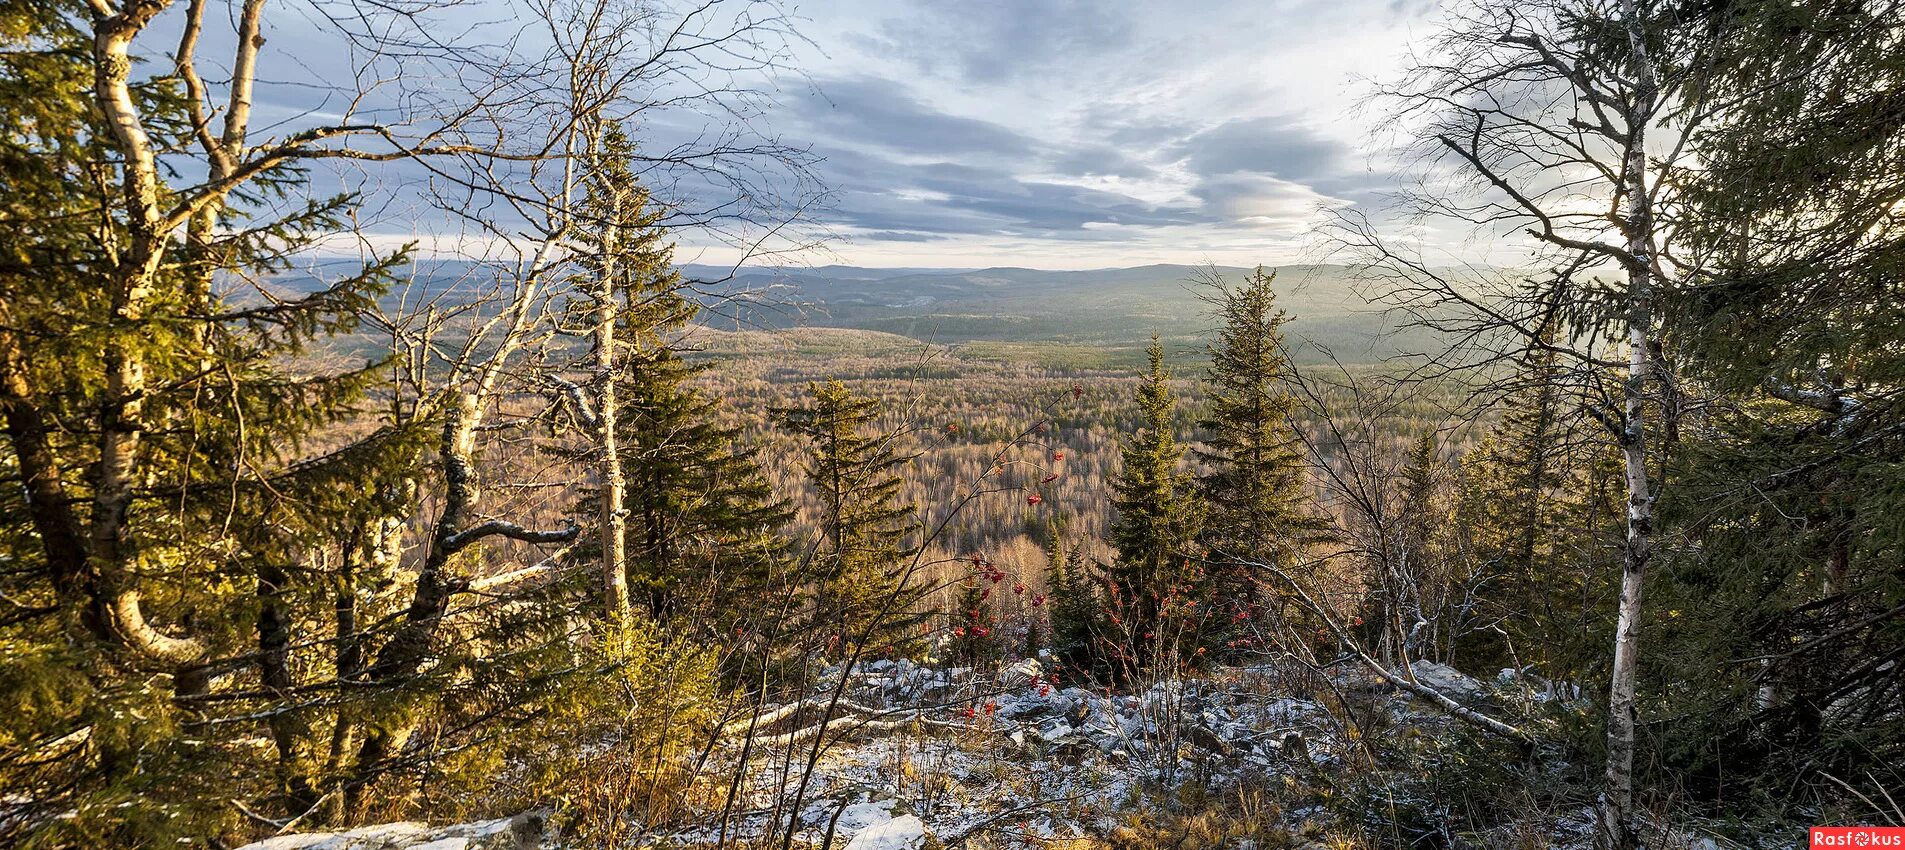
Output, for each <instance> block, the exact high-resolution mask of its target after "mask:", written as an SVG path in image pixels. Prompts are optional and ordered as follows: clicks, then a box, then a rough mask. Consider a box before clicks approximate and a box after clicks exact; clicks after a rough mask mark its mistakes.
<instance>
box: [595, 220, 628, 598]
mask: <svg viewBox="0 0 1905 850" xmlns="http://www.w3.org/2000/svg"><path fill="white" fill-rule="evenodd" d="M608 191H609V192H610V193H611V196H612V197H613V198H614V199H615V200H614V202H613V204H614V206H615V207H617V208H618V209H611V210H610V211H609V212H608V213H607V215H605V216H604V218H605V220H606V221H607V222H608V226H607V227H606V228H605V232H604V234H603V239H602V244H601V246H600V248H601V251H602V256H601V259H600V262H599V264H598V267H597V269H596V280H595V288H594V292H592V293H591V295H592V297H593V298H594V299H595V380H596V381H597V382H598V383H597V386H598V389H597V391H596V405H595V416H596V423H597V424H596V427H597V431H596V433H597V436H598V439H599V441H600V446H599V447H598V448H600V449H601V452H602V456H601V468H600V470H599V471H600V473H601V476H602V504H601V506H600V511H601V516H600V523H601V529H600V533H601V535H602V541H601V545H602V603H603V607H605V608H606V609H607V612H608V615H609V617H610V619H613V620H616V621H618V622H619V621H622V620H625V619H627V618H628V608H629V599H628V546H627V542H628V511H627V509H626V506H625V502H626V490H627V486H628V484H627V482H626V481H625V480H623V477H622V454H621V447H620V446H619V445H617V442H616V439H617V436H618V435H617V434H616V425H617V421H618V417H617V411H616V404H617V399H616V378H617V375H616V373H615V318H616V315H615V314H616V309H615V306H616V304H615V273H614V270H615V262H616V259H617V258H616V252H617V251H619V250H620V248H621V246H620V245H619V244H618V243H619V242H620V239H618V238H617V237H618V235H619V228H618V227H617V226H616V224H615V223H616V222H619V221H620V220H621V215H620V213H621V210H620V209H619V207H620V206H621V193H622V188H621V187H610V188H609V190H608Z"/></svg>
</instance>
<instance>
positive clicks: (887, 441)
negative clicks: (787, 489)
mask: <svg viewBox="0 0 1905 850" xmlns="http://www.w3.org/2000/svg"><path fill="white" fill-rule="evenodd" d="M808 392H809V395H810V397H811V404H810V405H809V406H806V407H785V408H776V409H774V410H773V416H774V417H775V420H776V421H777V422H778V423H779V424H780V426H781V427H782V428H784V429H786V430H787V431H788V432H790V433H792V434H794V435H796V436H799V437H801V438H802V439H804V440H805V441H806V442H807V447H808V449H807V462H806V472H807V479H808V482H809V483H810V485H811V486H812V487H813V488H814V490H815V492H816V495H817V498H818V501H819V505H820V518H819V521H818V523H817V525H818V527H819V538H820V539H819V540H818V541H817V545H816V546H815V548H814V550H813V551H812V553H811V555H810V556H809V558H808V564H807V566H806V567H805V572H806V573H807V574H808V575H809V576H811V578H812V581H813V583H814V586H815V587H814V592H815V598H814V610H813V617H814V619H815V620H816V621H817V622H820V623H824V624H827V626H826V627H827V628H830V629H833V630H834V635H835V638H834V643H835V646H834V647H833V649H834V650H835V651H847V650H848V648H849V647H852V646H855V645H858V644H861V643H863V644H865V645H870V646H879V645H882V644H905V643H907V642H908V641H910V640H911V632H912V631H913V629H912V627H913V626H916V625H917V624H918V623H919V622H921V621H922V619H923V618H924V617H925V616H926V614H925V612H923V611H921V610H919V606H918V602H919V600H920V599H921V597H922V596H923V595H924V594H925V592H926V591H927V590H928V589H929V588H928V587H927V586H926V576H924V575H922V574H920V573H919V571H918V570H916V569H915V568H914V561H913V556H914V554H915V551H916V550H915V549H914V548H912V547H911V546H909V545H908V543H907V538H909V537H910V536H912V534H913V533H914V531H915V529H916V527H917V521H916V520H915V519H914V515H913V507H912V506H911V505H907V504H904V503H902V502H901V501H900V500H899V499H898V494H899V492H900V486H901V483H902V481H901V478H900V476H899V472H898V470H899V469H900V467H901V466H902V465H904V464H905V463H906V461H907V458H906V457H904V456H902V455H901V454H899V452H898V450H897V449H896V447H895V445H894V443H895V437H894V436H893V435H891V434H869V433H867V432H868V431H870V430H871V429H873V428H874V427H875V425H876V423H877V421H878V419H879V415H880V404H879V402H878V401H877V400H875V399H871V398H866V397H863V396H859V395H855V394H854V393H853V391H852V390H849V389H848V388H847V386H846V385H845V384H843V383H841V382H840V381H837V380H829V381H827V382H825V383H815V384H812V385H810V386H809V387H808Z"/></svg>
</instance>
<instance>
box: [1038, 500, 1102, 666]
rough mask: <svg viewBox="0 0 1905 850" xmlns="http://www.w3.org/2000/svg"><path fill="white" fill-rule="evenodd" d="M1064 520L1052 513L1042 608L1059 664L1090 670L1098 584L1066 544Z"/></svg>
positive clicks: (1098, 612) (1098, 611) (1098, 614)
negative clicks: (1048, 623)
mask: <svg viewBox="0 0 1905 850" xmlns="http://www.w3.org/2000/svg"><path fill="white" fill-rule="evenodd" d="M1066 525H1067V523H1066V521H1065V518H1064V516H1063V515H1062V514H1056V513H1055V514H1053V516H1052V518H1051V520H1050V526H1049V527H1048V530H1049V534H1050V538H1051V539H1050V540H1049V541H1048V542H1047V544H1046V546H1045V587H1046V593H1047V594H1048V595H1047V598H1046V600H1045V609H1046V612H1047V617H1049V618H1050V621H1051V644H1052V655H1053V656H1054V657H1055V658H1056V659H1057V660H1058V663H1059V665H1060V666H1062V667H1066V668H1068V669H1072V670H1081V671H1082V670H1089V669H1091V666H1092V660H1091V659H1092V651H1093V646H1092V642H1093V640H1094V635H1095V633H1096V630H1097V627H1098V621H1099V618H1100V617H1101V616H1102V614H1103V612H1102V610H1101V606H1102V602H1101V600H1100V599H1099V596H1098V590H1097V587H1096V586H1095V585H1094V584H1093V583H1092V581H1091V576H1089V575H1087V574H1086V573H1085V566H1086V565H1085V561H1084V559H1083V558H1082V557H1081V556H1080V553H1079V552H1078V550H1077V549H1075V548H1070V547H1068V546H1067V545H1066V537H1065V535H1066Z"/></svg>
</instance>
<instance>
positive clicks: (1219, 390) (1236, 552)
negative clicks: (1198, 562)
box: [1196, 266, 1328, 644]
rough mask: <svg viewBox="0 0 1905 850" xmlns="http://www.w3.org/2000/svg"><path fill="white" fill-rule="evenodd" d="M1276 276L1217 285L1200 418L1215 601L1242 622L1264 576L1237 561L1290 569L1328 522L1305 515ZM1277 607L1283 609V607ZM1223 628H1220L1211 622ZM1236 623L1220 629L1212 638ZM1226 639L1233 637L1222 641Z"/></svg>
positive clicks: (1202, 489) (1257, 609) (1251, 614)
mask: <svg viewBox="0 0 1905 850" xmlns="http://www.w3.org/2000/svg"><path fill="white" fill-rule="evenodd" d="M1275 280H1276V273H1275V272H1268V271H1265V270H1264V269H1263V267H1261V266H1259V267H1258V268H1257V269H1256V270H1255V271H1253V272H1251V274H1250V276H1249V278H1247V279H1246V280H1245V281H1244V283H1243V285H1242V286H1240V287H1236V288H1231V287H1229V286H1226V285H1223V284H1218V285H1216V286H1215V287H1214V289H1215V292H1214V294H1213V296H1212V300H1213V301H1214V302H1215V304H1216V306H1217V315H1218V316H1219V317H1220V318H1221V319H1223V322H1224V325H1223V327H1222V328H1221V329H1219V331H1218V337H1217V343H1216V344H1214V345H1211V346H1209V353H1210V367H1209V369H1208V372H1207V374H1206V385H1207V387H1208V392H1209V402H1208V404H1209V408H1208V411H1207V413H1206V415H1205V416H1204V418H1203V419H1202V420H1201V421H1200V422H1199V423H1198V426H1199V428H1200V429H1201V433H1202V435H1203V437H1204V445H1203V446H1202V447H1201V448H1198V449H1197V450H1196V455H1197V457H1198V459H1199V460H1201V461H1202V462H1203V465H1204V467H1205V469H1206V470H1207V471H1206V472H1205V473H1204V474H1203V475H1202V476H1201V477H1200V478H1199V479H1198V492H1199V494H1200V495H1201V496H1202V497H1203V499H1204V502H1205V504H1206V506H1207V510H1208V512H1209V516H1208V517H1207V518H1206V519H1205V521H1204V525H1203V534H1202V543H1203V545H1204V546H1205V548H1207V549H1210V550H1211V551H1212V555H1213V558H1214V561H1213V564H1214V574H1213V582H1212V585H1213V587H1212V597H1213V601H1220V602H1221V604H1222V605H1223V606H1225V610H1223V611H1221V612H1220V613H1222V614H1224V615H1226V616H1225V617H1224V618H1223V621H1224V622H1228V623H1232V624H1235V625H1237V626H1242V625H1246V624H1247V622H1248V621H1250V620H1255V619H1257V618H1258V617H1260V616H1262V615H1263V614H1264V613H1265V612H1264V611H1263V610H1262V608H1263V604H1264V600H1263V599H1262V598H1261V596H1262V590H1260V587H1261V585H1262V582H1261V580H1260V578H1261V577H1260V576H1257V575H1256V574H1255V571H1254V570H1252V569H1251V568H1250V567H1248V566H1245V565H1242V564H1239V563H1237V562H1238V561H1259V562H1266V563H1273V564H1276V565H1277V566H1279V567H1280V568H1282V569H1285V570H1290V569H1293V568H1294V567H1295V565H1296V563H1297V562H1299V561H1301V560H1302V553H1303V552H1304V551H1305V550H1306V549H1307V548H1309V547H1310V546H1311V545H1312V544H1314V543H1315V542H1316V541H1317V540H1318V539H1319V538H1320V537H1321V536H1322V533H1323V531H1324V530H1325V529H1326V528H1327V527H1328V523H1327V522H1325V521H1323V520H1321V519H1318V518H1314V517H1310V516H1306V515H1305V514H1304V512H1303V500H1304V463H1303V459H1302V457H1301V455H1300V454H1298V450H1297V448H1298V443H1297V437H1296V434H1295V432H1294V430H1293V429H1294V426H1293V425H1292V423H1291V421H1290V415H1291V413H1292V412H1293V411H1294V409H1295V407H1296V400H1295V398H1294V397H1292V396H1291V395H1290V393H1289V391H1288V390H1287V389H1286V387H1285V385H1284V382H1285V381H1286V380H1288V378H1289V376H1290V372H1291V366H1290V362H1289V358H1288V355H1287V354H1286V353H1285V352H1284V349H1283V325H1284V323H1285V322H1287V321H1289V318H1288V316H1287V315H1286V314H1285V313H1284V312H1283V311H1282V310H1280V309H1278V308H1277V306H1276V291H1275V289H1274V288H1273V287H1272V284H1273V283H1274V282H1275ZM1282 607H1283V606H1279V615H1281V614H1283V613H1286V612H1282V611H1281V608H1282ZM1213 625H1218V624H1213ZM1235 631H1236V629H1235V628H1232V627H1228V626H1223V627H1218V628H1214V629H1213V630H1212V631H1211V634H1210V635H1209V639H1210V640H1212V641H1213V643H1214V644H1215V643H1216V642H1219V641H1224V639H1225V638H1226V637H1227V636H1229V635H1230V634H1231V633H1232V632H1235ZM1224 642H1226V643H1227V642H1228V641H1224Z"/></svg>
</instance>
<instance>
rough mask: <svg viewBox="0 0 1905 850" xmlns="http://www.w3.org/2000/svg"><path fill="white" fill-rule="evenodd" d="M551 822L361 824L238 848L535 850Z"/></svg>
mask: <svg viewBox="0 0 1905 850" xmlns="http://www.w3.org/2000/svg"><path fill="white" fill-rule="evenodd" d="M546 831H547V823H546V821H545V820H544V817H543V815H542V813H540V812H526V813H524V814H520V815H516V816H515V817H507V818H497V819H496V820H487V821H477V822H475V823H459V824H453V825H450V826H441V827H431V826H427V825H425V824H421V823H415V822H411V821H404V822H400V823H385V824H378V825H376V826H360V827H358V828H356V829H352V830H346V831H344V832H306V833H299V834H296V835H280V836H276V837H274V838H267V839H265V840H263V841H256V842H253V843H251V844H247V845H245V846H243V847H240V848H238V850H535V848H538V847H541V846H542V844H543V839H544V838H545V833H546Z"/></svg>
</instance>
